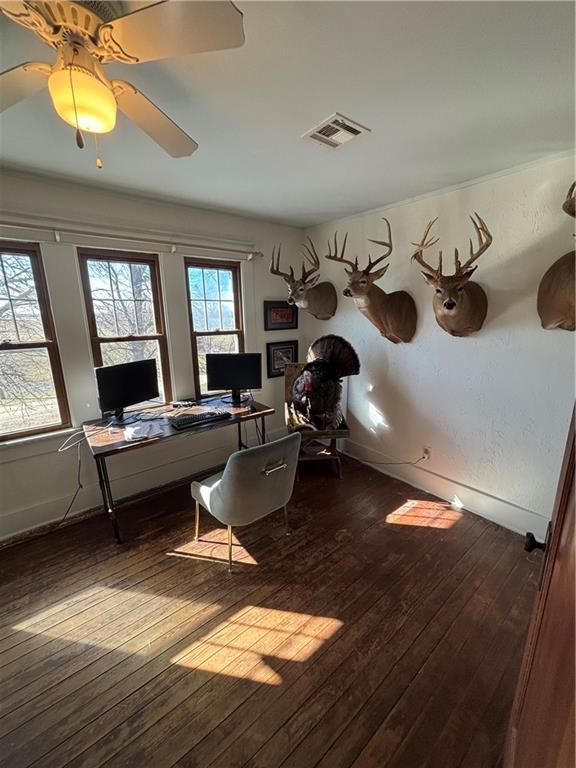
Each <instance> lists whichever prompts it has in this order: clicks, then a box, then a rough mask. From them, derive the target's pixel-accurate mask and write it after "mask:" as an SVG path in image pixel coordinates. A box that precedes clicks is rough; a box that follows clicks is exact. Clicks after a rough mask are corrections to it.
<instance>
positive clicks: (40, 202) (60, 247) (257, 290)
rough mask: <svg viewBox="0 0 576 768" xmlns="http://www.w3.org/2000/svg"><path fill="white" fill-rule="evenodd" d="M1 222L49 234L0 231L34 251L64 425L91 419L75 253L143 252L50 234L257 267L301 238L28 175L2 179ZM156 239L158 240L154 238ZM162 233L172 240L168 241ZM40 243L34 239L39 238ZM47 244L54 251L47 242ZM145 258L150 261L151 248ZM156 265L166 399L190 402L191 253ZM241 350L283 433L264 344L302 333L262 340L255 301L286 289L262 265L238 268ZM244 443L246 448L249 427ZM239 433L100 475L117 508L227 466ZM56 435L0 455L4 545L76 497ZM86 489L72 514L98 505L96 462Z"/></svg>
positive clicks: (184, 440) (136, 456)
mask: <svg viewBox="0 0 576 768" xmlns="http://www.w3.org/2000/svg"><path fill="white" fill-rule="evenodd" d="M1 219H2V220H3V221H4V222H6V221H10V222H15V221H20V222H25V223H28V224H30V223H38V222H40V223H42V225H43V226H45V227H46V229H45V230H44V231H43V232H40V233H38V232H37V231H34V230H32V229H28V230H26V229H20V228H15V227H6V226H4V227H1V228H0V236H1V237H4V238H9V239H23V240H29V241H36V242H38V241H40V242H41V249H42V257H43V261H44V267H45V271H46V278H47V283H48V289H49V293H50V299H51V304H52V311H53V315H54V321H55V325H56V332H57V337H58V342H59V348H60V353H61V356H62V363H63V368H64V377H65V381H66V387H67V392H68V397H69V402H70V407H71V411H72V417H73V423H74V424H76V425H78V424H81V423H82V422H83V421H85V420H87V419H90V418H96V417H98V416H99V412H98V406H97V399H96V387H95V380H94V374H93V364H92V358H91V352H90V345H89V337H88V330H87V326H86V320H85V313H84V307H83V297H82V293H81V287H80V277H79V270H78V260H77V257H76V249H75V245H74V243H77V244H80V245H82V244H95V243H97V244H99V245H101V246H107V247H119V248H125V249H126V250H130V249H132V250H146V247H144V246H142V245H135V244H134V243H130V242H129V241H127V240H121V239H116V240H113V241H109V240H102V241H101V242H98V241H97V240H95V239H93V238H83V237H80V236H72V237H68V238H65V237H63V238H62V240H65V239H67V240H69V241H71V242H68V243H65V242H60V243H58V242H54V233H53V231H51V230H50V224H53V225H54V226H60V227H64V228H66V227H67V228H77V229H79V228H83V229H90V231H94V232H101V233H102V234H106V233H110V232H114V233H117V231H119V230H120V231H121V232H122V236H124V237H126V238H127V237H129V236H130V233H132V234H133V235H134V236H138V235H142V234H143V233H147V236H153V234H154V233H155V232H158V233H161V234H158V240H160V241H162V242H163V241H164V240H165V239H166V238H169V237H172V238H173V239H175V240H176V241H177V240H178V239H183V238H184V239H187V240H193V241H194V242H198V241H200V242H205V243H209V244H211V246H212V247H218V246H220V247H223V248H225V247H230V246H237V247H240V248H243V249H250V248H253V249H254V250H256V251H262V252H263V253H264V254H265V255H266V256H268V254H269V253H270V251H271V248H272V245H273V244H275V243H278V242H280V241H281V242H282V243H283V245H284V249H283V252H285V254H286V257H288V258H289V257H290V255H291V254H295V249H296V247H297V246H298V245H299V243H300V241H301V237H302V233H301V232H300V231H299V230H297V229H293V228H289V227H283V226H277V225H274V224H267V223H263V222H260V221H257V220H251V219H246V218H241V217H237V216H231V215H226V214H220V213H216V212H210V211H203V210H199V209H194V208H190V207H187V206H181V205H171V204H169V203H159V202H156V201H154V200H150V199H145V198H138V197H129V196H125V195H120V194H114V193H110V192H107V191H102V190H99V189H97V188H95V187H94V188H92V187H88V186H80V185H75V184H67V183H64V182H55V181H51V180H49V179H45V178H40V177H34V176H30V175H27V174H18V173H8V172H4V173H3V174H2V187H1ZM162 233H164V234H162ZM165 233H169V234H168V235H166V234H165ZM39 235H40V236H39ZM50 241H51V242H50ZM148 250H157V249H155V248H153V247H152V246H150V247H148ZM165 250H166V251H167V252H164V253H161V254H160V261H161V276H162V283H163V290H164V302H165V312H166V318H167V331H168V343H169V356H170V366H171V372H172V385H173V391H174V392H173V393H174V397H177V398H182V397H186V396H190V395H191V394H192V393H193V390H194V385H193V378H192V355H191V347H190V334H189V325H188V318H187V314H186V312H187V306H186V289H185V274H184V262H183V258H184V255H185V254H186V253H188V254H189V255H201V256H205V255H206V253H205V252H204V251H198V252H197V254H195V253H194V252H192V251H191V250H190V249H186V248H182V247H179V248H178V250H177V252H176V253H170V252H169V249H168V248H166V249H165ZM242 278H243V288H244V314H245V329H246V350H247V351H261V352H262V353H263V388H262V391H261V392H259V393H258V394H257V397H258V399H260V400H261V401H262V402H265V403H268V404H271V405H273V406H274V407H275V408H276V409H277V412H276V414H275V416H273V417H271V418H270V419H269V420H268V429H269V430H270V431H271V432H272V434H274V433H278V432H280V431H282V430H283V426H284V418H283V379H279V378H276V379H267V377H266V368H265V365H266V364H265V354H264V353H265V344H266V342H268V341H274V340H283V339H290V338H298V339H299V340H300V341H301V343H304V342H303V336H304V334H303V330H302V323H301V328H300V330H299V331H287V332H285V333H280V332H268V333H265V332H264V328H263V307H262V302H263V300H264V299H278V298H284V297H285V295H286V292H285V286H284V284H283V283H282V281H281V280H279V279H278V278H276V277H273V276H271V275H270V274H269V273H268V262H267V258H264V259H262V258H259V257H255V258H254V259H253V260H252V261H244V262H242ZM248 429H249V435H250V437H251V442H254V427H253V426H250V427H249V428H248ZM235 438H236V432H235V430H232V429H220V430H215V431H214V432H213V433H209V434H208V435H202V436H201V437H200V436H197V437H194V436H192V435H190V434H187V435H186V434H185V435H183V436H182V437H180V438H178V439H174V440H171V441H169V442H168V443H166V444H163V445H158V446H155V447H150V448H147V449H145V450H141V451H135V452H132V453H129V454H126V455H125V456H122V457H117V458H114V459H112V460H111V461H109V472H110V476H111V479H112V484H113V490H114V493H115V496H116V498H121V497H123V496H127V495H130V494H133V493H136V492H139V491H142V490H145V489H147V488H152V487H155V486H159V485H162V484H164V483H168V482H171V481H172V480H175V479H177V478H179V477H185V476H187V475H190V474H192V473H194V472H196V471H200V470H202V469H205V468H208V467H211V466H214V465H217V464H219V463H222V462H223V461H225V459H226V457H227V455H228V454H229V452H230V451H231V450H232V449H234V447H235ZM62 440H63V437H62V435H58V436H53V437H38V438H34V439H28V440H19V441H13V442H10V443H4V444H0V494H1V497H0V498H1V510H0V536H1V537H8V536H12V535H14V534H15V533H18V532H21V531H24V530H26V529H28V528H32V527H35V526H38V525H42V524H44V523H47V522H50V521H52V520H57V519H59V518H60V516H61V515H62V513H63V512H64V510H65V509H66V507H67V505H68V501H69V499H70V497H71V495H72V493H73V491H74V489H75V486H76V478H75V472H76V455H75V451H69V452H67V453H65V454H58V453H57V452H56V448H57V447H58V445H59V444H60V443H61V442H62ZM83 459H84V464H83V472H82V477H83V482H84V490H83V491H82V492H81V494H80V495H79V498H78V499H77V501H76V504H75V506H74V511H76V512H78V511H81V510H84V509H89V508H91V507H94V506H95V505H97V504H99V502H100V496H99V489H98V485H97V477H96V472H95V468H94V466H93V461H92V460H91V458H90V456H89V454H88V452H87V451H86V450H84V451H83Z"/></svg>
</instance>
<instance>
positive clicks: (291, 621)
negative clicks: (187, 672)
mask: <svg viewBox="0 0 576 768" xmlns="http://www.w3.org/2000/svg"><path fill="white" fill-rule="evenodd" d="M249 610H250V619H248V618H247V617H246V616H245V613H246V610H245V609H244V610H243V611H241V613H240V614H235V615H234V616H231V617H230V618H229V619H227V620H226V621H224V622H222V624H221V625H220V626H218V627H217V628H216V629H215V630H214V632H213V633H211V635H210V637H208V638H206V639H200V640H198V641H197V642H195V643H192V644H191V645H190V646H188V647H187V648H185V649H183V650H181V651H180V652H179V653H178V654H177V655H176V656H173V657H172V658H171V659H170V661H171V663H173V664H178V665H179V666H183V667H187V668H188V669H191V670H197V671H199V672H207V673H210V674H223V675H227V676H230V677H236V678H240V679H242V680H251V681H252V682H255V683H266V684H267V685H281V683H282V677H281V675H280V674H279V672H278V671H276V669H275V668H274V667H275V666H276V664H275V661H276V660H278V661H279V662H285V661H291V662H294V663H303V662H305V661H308V659H310V658H311V656H313V655H314V654H315V653H316V652H317V651H318V650H319V649H320V648H321V647H322V645H323V644H324V643H325V642H326V641H327V640H328V639H329V638H330V637H331V636H332V635H333V634H334V633H335V632H337V631H338V630H339V629H340V628H341V627H342V626H343V623H342V622H341V621H339V620H338V619H335V618H332V617H328V616H312V615H309V614H305V613H296V612H291V611H281V610H276V609H273V608H258V607H251V608H250V609H249Z"/></svg>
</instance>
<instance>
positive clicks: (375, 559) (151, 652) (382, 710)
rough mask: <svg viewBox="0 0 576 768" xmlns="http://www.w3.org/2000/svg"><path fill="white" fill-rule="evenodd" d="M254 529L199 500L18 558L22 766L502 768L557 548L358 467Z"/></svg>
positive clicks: (324, 479)
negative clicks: (198, 517) (540, 595)
mask: <svg viewBox="0 0 576 768" xmlns="http://www.w3.org/2000/svg"><path fill="white" fill-rule="evenodd" d="M321 472H322V470H320V471H318V469H317V468H314V469H313V470H312V471H309V470H307V469H305V470H304V471H303V473H302V477H301V480H300V482H299V483H298V484H297V487H296V491H295V494H294V497H293V501H292V503H291V505H290V514H291V521H292V526H293V531H292V535H291V536H290V537H286V536H285V535H284V528H283V524H282V515H281V513H278V514H277V515H273V516H271V517H270V518H268V519H266V520H264V521H261V522H260V523H257V524H255V525H253V526H250V527H248V528H245V529H239V530H238V531H237V532H236V546H235V547H234V558H235V563H236V564H235V572H234V573H233V574H232V575H229V574H228V572H227V569H226V566H225V560H226V543H225V542H226V535H225V530H224V529H223V528H221V527H219V526H218V525H217V524H216V522H215V521H214V520H213V519H212V518H210V517H209V516H208V515H207V513H204V516H203V518H202V525H201V541H200V542H194V540H193V527H194V526H193V510H192V504H191V501H190V497H189V491H188V488H186V487H185V488H179V489H175V490H172V491H170V492H166V493H164V494H162V495H159V496H156V497H154V498H152V499H149V500H147V501H146V502H141V503H140V504H138V505H136V506H134V507H132V508H129V509H126V510H125V511H124V512H123V513H121V515H122V523H123V527H124V530H125V532H126V534H127V540H128V542H129V543H127V544H125V545H122V546H118V545H117V544H115V543H114V542H113V540H112V538H111V535H110V531H109V529H108V523H107V520H106V519H104V518H100V517H98V518H93V519H90V520H86V521H84V522H81V523H79V524H77V525H73V526H70V527H68V528H64V529H61V530H59V531H57V532H54V533H52V534H49V535H46V536H43V537H42V538H38V539H35V540H33V541H29V542H27V543H25V544H20V545H18V546H15V547H12V548H9V549H7V550H5V551H4V552H1V553H0V559H1V561H2V566H1V570H2V585H1V587H0V597H1V599H2V602H3V606H4V612H3V615H2V619H1V625H0V685H1V691H2V710H1V717H0V760H2V761H3V763H2V764H3V765H6V766H10V768H21V767H23V766H30V765H34V766H82V768H89V767H90V766H100V765H106V766H131V767H132V766H135V767H136V766H137V767H146V768H148V767H150V768H163V767H164V766H181V767H183V766H203V767H204V766H213V767H215V766H220V768H232V767H233V766H251V767H252V768H256V767H257V766H258V767H260V768H273V767H274V766H280V765H282V766H284V767H286V768H288V767H293V768H306V766H310V767H311V766H322V768H344V767H345V766H355V767H356V768H368V767H371V766H386V767H387V768H489V767H490V766H498V765H499V763H500V757H501V753H502V748H503V741H504V734H505V730H506V725H507V719H508V715H509V711H510V707H511V702H512V696H513V691H514V686H515V682H516V676H517V673H518V669H519V664H520V656H521V652H522V646H523V642H524V638H525V634H526V631H527V626H528V620H529V615H530V611H531V606H532V602H533V599H534V595H535V590H536V583H537V579H538V572H539V568H540V563H541V559H540V558H541V553H532V554H530V555H527V554H526V553H525V552H524V551H523V540H522V538H521V537H520V536H517V535H516V534H513V533H510V532H509V531H506V530H504V529H502V528H499V527H498V526H496V525H494V524H492V523H490V522H488V521H486V520H483V519H482V518H479V517H476V516H474V515H472V514H468V513H465V512H457V511H455V510H452V509H451V508H450V507H449V506H448V505H446V504H445V503H443V502H439V501H437V500H435V499H434V498H433V497H432V496H429V495H427V494H426V493H423V492H421V491H418V490H416V489H414V488H411V487H410V486H408V485H405V484H404V483H402V482H400V481H397V480H393V479H390V478H387V477H385V476H384V475H381V474H379V473H377V472H376V471H374V470H372V469H369V468H367V467H364V466H362V465H360V464H358V463H356V462H353V461H350V460H346V461H345V464H344V478H343V480H340V481H339V480H337V479H334V478H333V477H331V476H329V475H323V474H321Z"/></svg>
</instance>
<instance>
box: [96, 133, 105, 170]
mask: <svg viewBox="0 0 576 768" xmlns="http://www.w3.org/2000/svg"><path fill="white" fill-rule="evenodd" d="M94 144H95V145H96V168H103V166H104V163H103V162H102V158H101V157H100V151H99V149H98V134H97V133H95V134H94Z"/></svg>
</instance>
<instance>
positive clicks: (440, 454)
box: [309, 157, 574, 536]
mask: <svg viewBox="0 0 576 768" xmlns="http://www.w3.org/2000/svg"><path fill="white" fill-rule="evenodd" d="M573 178H574V160H573V158H566V157H564V158H559V159H555V160H553V161H549V162H546V163H541V164H538V165H534V166H532V167H529V168H525V169H521V170H517V171H516V172H511V173H509V174H506V175H501V176H500V177H495V178H491V179H486V180H481V181H479V182H477V183H473V184H470V185H468V186H466V187H464V188H461V189H456V190H452V191H447V192H445V193H443V194H437V195H434V196H430V197H426V198H425V199H420V200H416V201H412V202H410V201H409V202H406V203H403V204H400V205H394V206H390V207H388V208H386V209H385V210H384V209H382V210H381V211H373V212H369V213H365V214H362V215H359V216H355V217H351V218H347V219H342V220H339V221H333V222H330V223H328V224H325V225H322V226H319V227H315V228H312V229H310V230H309V234H310V235H311V236H312V237H313V238H314V240H315V241H316V243H317V246H318V245H319V244H323V243H325V242H326V240H327V238H328V237H329V236H330V235H332V234H333V233H334V231H335V230H338V232H339V233H340V236H342V235H343V234H344V233H345V232H349V233H350V234H349V240H348V242H349V245H348V250H347V253H348V255H352V256H353V255H355V254H358V256H359V258H360V261H361V262H362V261H363V260H364V259H366V256H367V251H368V249H367V246H368V243H367V238H369V237H372V238H380V239H382V236H383V235H384V233H385V229H384V224H383V222H382V221H381V216H382V215H384V214H385V215H386V216H387V217H388V218H389V219H390V222H391V225H392V232H393V238H394V243H395V247H394V251H393V254H392V256H391V258H390V262H391V263H390V268H389V270H388V272H387V274H386V275H385V277H384V278H383V279H382V280H381V281H380V283H379V284H380V286H381V287H382V288H384V290H386V291H388V292H390V291H393V290H398V289H407V290H408V291H409V292H410V293H411V294H412V296H413V297H414V299H415V301H416V304H417V308H418V328H417V332H416V336H415V338H414V340H413V341H412V342H411V343H410V344H402V345H393V344H391V343H390V342H388V341H387V340H385V339H383V338H382V337H380V336H379V334H378V331H377V330H376V329H375V328H374V327H373V326H372V325H371V324H370V323H369V322H368V320H366V319H365V318H364V317H363V316H362V315H360V313H359V312H358V310H356V309H355V307H354V305H353V302H352V300H351V299H346V298H345V297H342V296H341V290H342V288H343V287H344V285H345V275H344V271H343V268H342V267H340V266H339V265H337V264H334V263H332V262H325V263H324V267H323V276H324V277H330V278H331V279H332V280H333V281H334V283H335V284H336V286H337V288H338V292H339V294H340V298H339V310H338V313H337V315H336V317H335V318H334V321H333V323H332V324H331V327H330V330H331V331H333V332H335V333H339V334H341V335H343V336H345V337H346V338H347V339H349V340H350V341H351V342H352V343H353V344H354V346H355V347H356V349H357V351H358V354H359V356H360V360H361V363H362V370H361V373H360V375H359V376H357V377H352V378H351V379H350V380H349V394H348V417H349V421H350V424H351V428H352V434H351V440H350V441H348V445H347V450H348V451H349V452H350V453H351V454H353V455H356V456H358V457H359V458H363V459H364V460H371V461H373V462H386V461H411V460H414V459H417V458H418V457H419V456H420V455H421V454H422V449H423V447H424V446H429V447H430V448H431V460H430V461H429V462H427V463H426V464H423V465H420V466H418V467H407V466H397V467H396V466H391V467H384V466H380V467H379V469H381V470H382V471H384V472H387V473H389V474H394V475H397V476H399V477H402V478H403V479H406V480H407V481H409V482H411V483H413V484H414V485H417V486H419V487H422V488H424V489H426V490H429V491H431V492H433V493H436V494H438V495H439V496H440V497H443V498H446V499H450V500H452V499H453V497H454V495H457V496H458V497H459V498H460V499H461V501H462V502H463V503H464V505H465V506H466V508H467V509H470V510H472V511H474V512H477V513H479V514H482V515H484V516H486V517H488V518H491V519H493V520H496V521H497V522H499V523H500V524H502V525H504V526H507V527H509V528H512V529H515V530H518V531H521V532H525V531H526V530H532V531H535V532H536V533H537V534H538V535H539V536H543V535H544V532H545V528H546V521H547V520H548V519H549V518H550V515H551V511H552V506H553V500H554V494H555V489H556V484H557V481H558V474H559V469H560V464H561V459H562V454H563V450H564V444H565V440H566V435H567V431H568V425H569V420H570V414H571V410H572V405H573V402H574V334H573V333H569V332H566V331H544V330H542V328H541V327H540V324H539V318H538V315H537V313H536V291H537V287H538V283H539V281H540V278H541V276H542V274H543V273H544V272H545V270H546V269H547V268H548V266H549V265H550V264H551V263H552V262H554V261H555V260H556V259H557V258H558V257H559V256H561V255H562V254H563V253H565V252H566V251H568V250H570V249H571V248H572V247H573V238H572V232H573V231H574V221H573V220H572V219H570V218H569V217H568V216H566V214H565V213H563V212H562V210H561V204H562V201H563V200H564V196H565V194H566V191H567V189H568V187H569V185H570V183H571V181H572V180H573ZM475 210H476V211H478V212H479V213H480V214H481V215H482V217H483V218H484V219H485V220H486V222H487V224H488V226H489V227H490V229H491V231H492V233H493V235H494V244H493V245H492V247H491V248H490V249H489V250H488V251H487V252H486V253H485V255H483V256H482V257H481V260H480V262H479V267H478V270H477V273H476V277H477V282H479V283H480V284H481V285H482V286H483V287H484V289H485V291H486V293H487V295H488V302H489V306H488V316H487V319H486V323H485V325H484V327H483V329H482V330H481V331H480V332H479V333H478V334H477V335H475V336H473V337H469V338H463V339H460V338H453V337H451V336H449V335H448V334H446V333H445V332H444V331H442V330H441V329H440V327H439V326H438V325H437V324H436V322H435V319H434V315H433V312H432V289H431V288H430V287H429V286H428V285H426V283H425V282H424V280H423V278H422V277H421V274H420V271H419V269H418V267H417V266H416V265H415V264H411V263H410V253H411V246H410V241H416V240H419V239H420V237H421V234H422V231H423V229H424V227H425V225H426V224H427V222H428V221H429V220H430V219H433V218H435V217H436V216H438V217H439V221H438V223H437V225H436V231H437V233H438V235H439V236H440V238H441V242H440V244H439V245H440V247H442V246H443V247H444V253H445V264H446V265H448V264H450V261H451V254H452V253H453V251H452V248H453V247H454V246H456V245H457V246H459V247H460V252H461V253H463V252H464V253H466V252H467V247H468V243H467V240H468V237H469V236H470V235H471V234H472V225H471V223H470V220H469V219H468V215H469V214H470V213H471V212H472V211H475ZM372 249H373V250H372V252H373V253H374V252H375V251H374V246H372ZM446 255H448V258H446ZM322 332H326V324H325V323H319V322H318V323H316V329H315V330H313V334H320V333H322Z"/></svg>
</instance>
